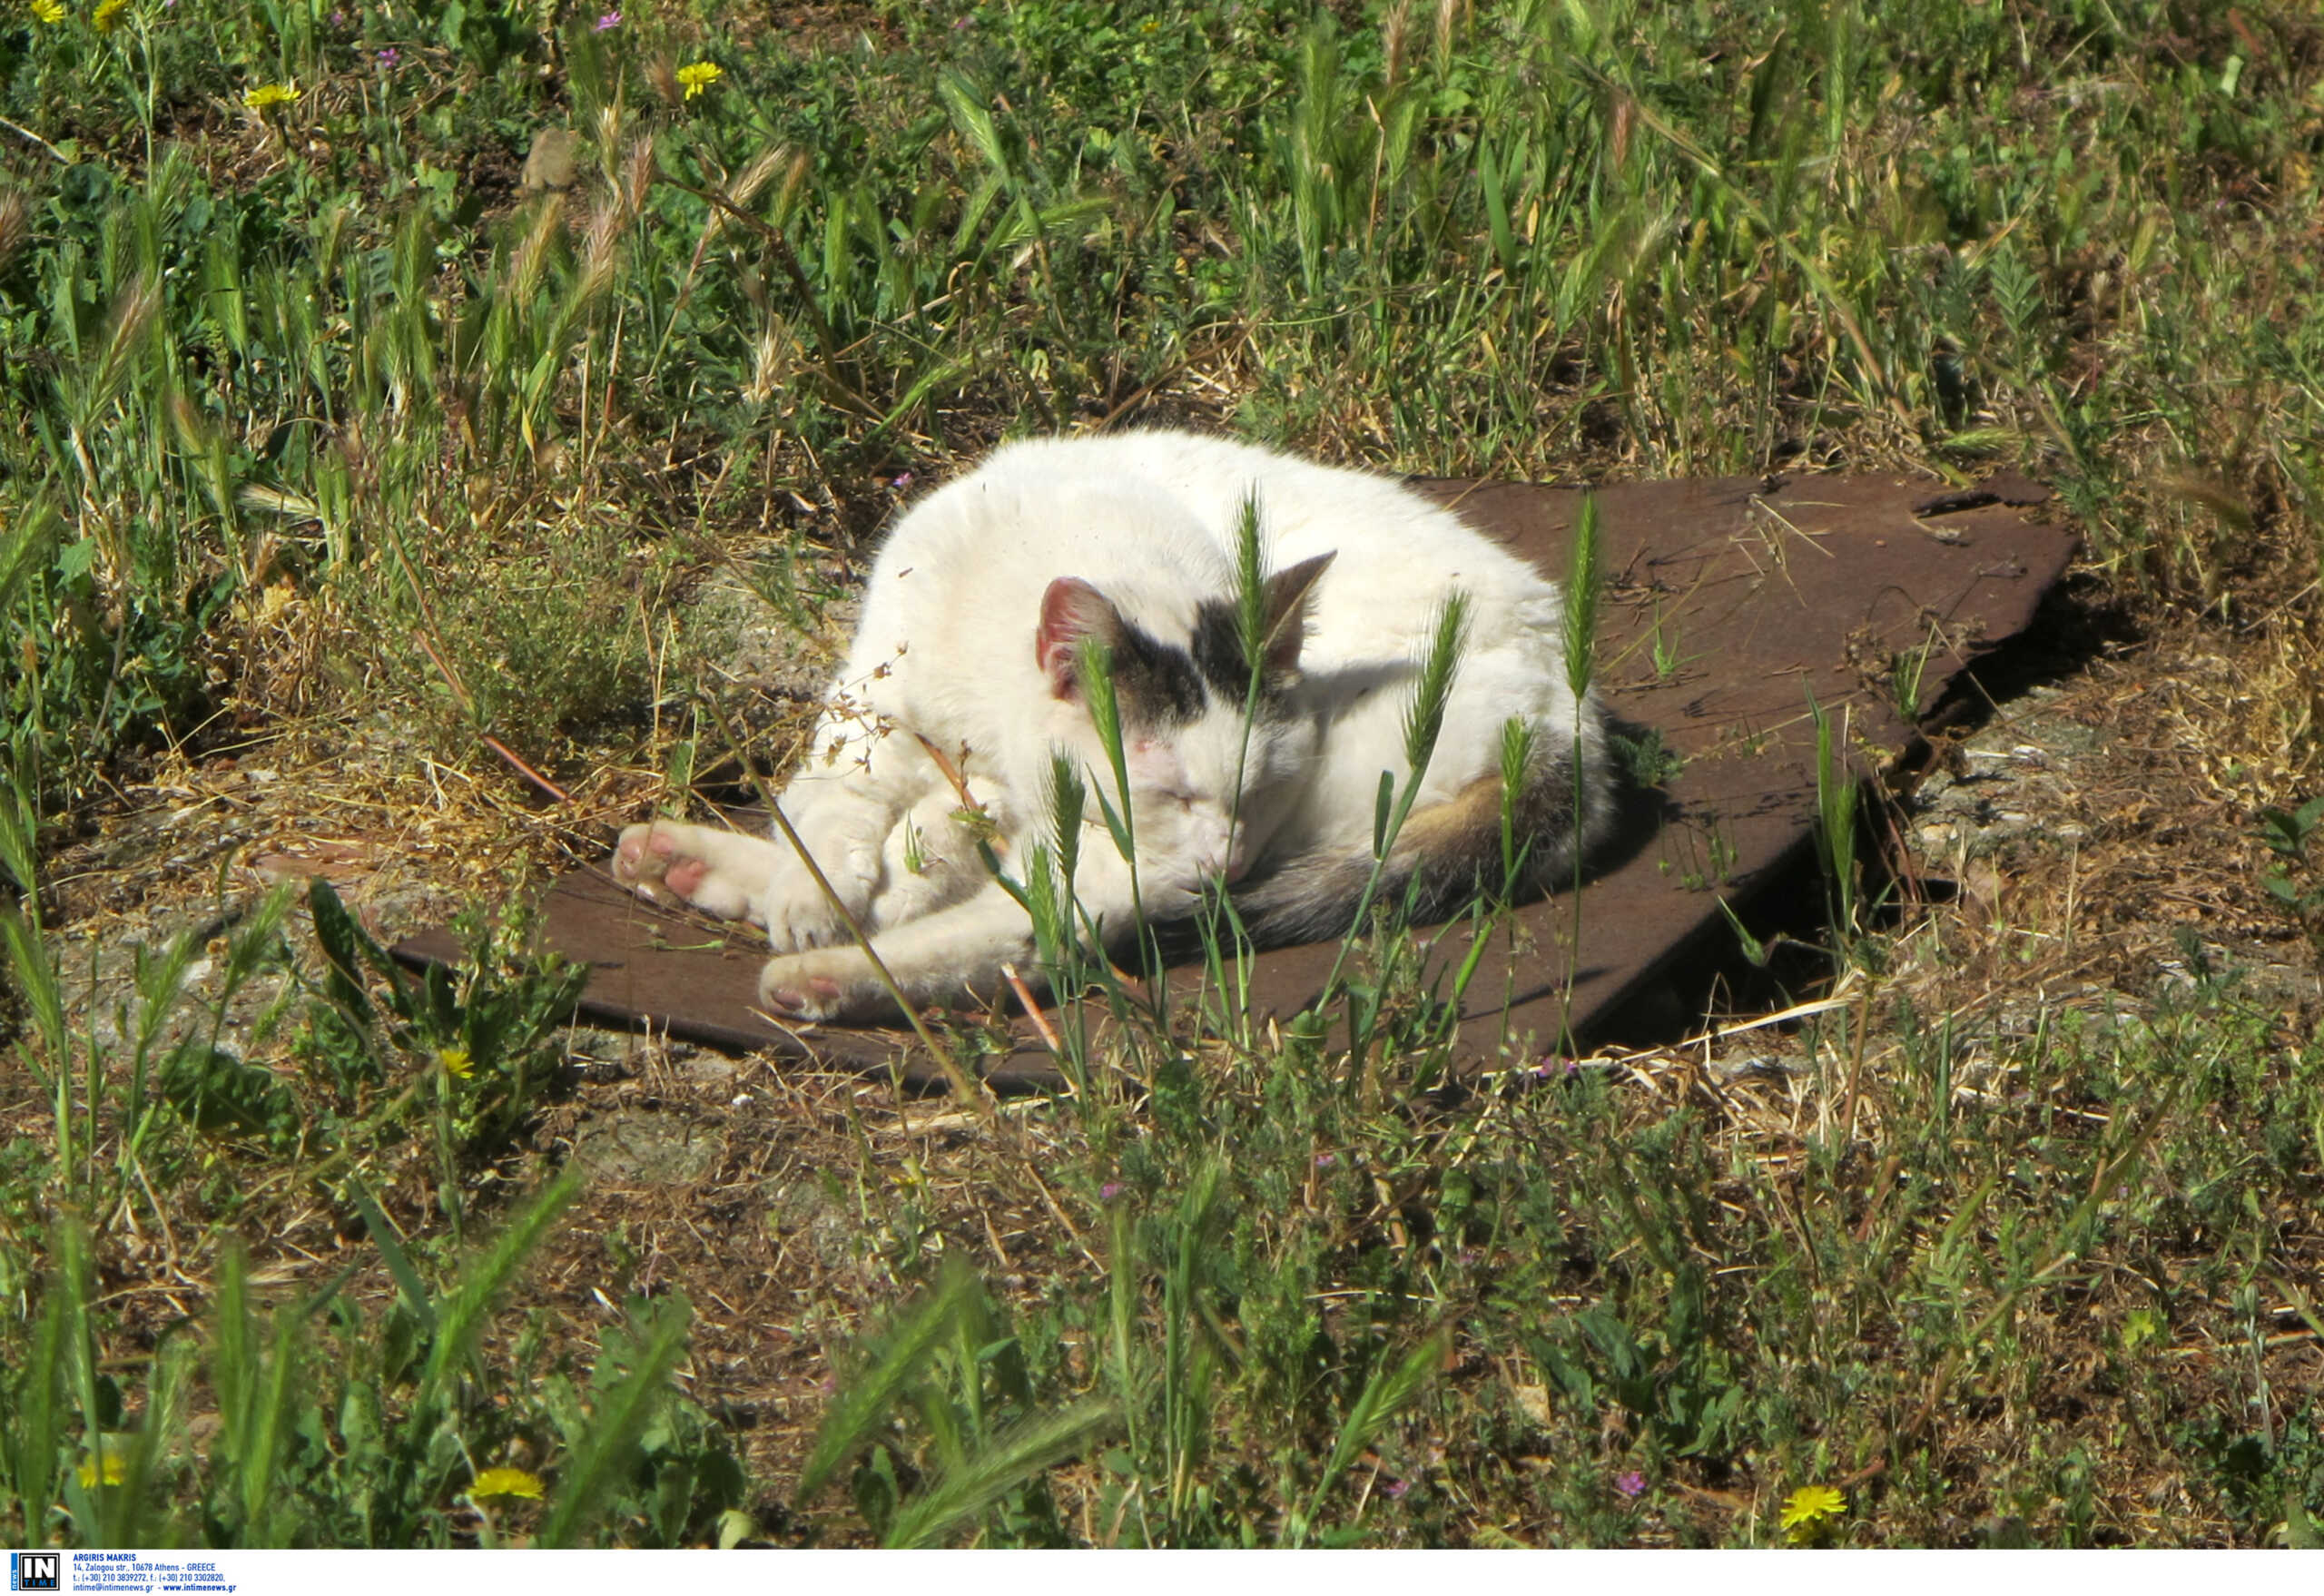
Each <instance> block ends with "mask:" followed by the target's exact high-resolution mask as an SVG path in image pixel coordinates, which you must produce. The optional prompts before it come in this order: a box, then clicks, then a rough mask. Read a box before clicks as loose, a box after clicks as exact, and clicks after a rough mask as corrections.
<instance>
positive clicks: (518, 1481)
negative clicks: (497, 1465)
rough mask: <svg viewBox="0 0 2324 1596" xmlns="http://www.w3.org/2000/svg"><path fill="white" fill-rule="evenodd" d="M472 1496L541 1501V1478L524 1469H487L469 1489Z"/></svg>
mask: <svg viewBox="0 0 2324 1596" xmlns="http://www.w3.org/2000/svg"><path fill="white" fill-rule="evenodd" d="M468 1494H469V1495H470V1496H523V1497H528V1498H530V1499H531V1500H532V1501H535V1502H538V1501H539V1500H540V1499H541V1477H540V1476H539V1475H538V1474H536V1473H530V1472H528V1471H527V1470H524V1469H487V1470H485V1471H484V1473H480V1474H478V1476H477V1477H476V1483H475V1484H473V1485H470V1486H469V1487H468Z"/></svg>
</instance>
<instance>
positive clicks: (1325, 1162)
mask: <svg viewBox="0 0 2324 1596" xmlns="http://www.w3.org/2000/svg"><path fill="white" fill-rule="evenodd" d="M1339 1161H1340V1156H1339V1155H1338V1154H1337V1153H1317V1154H1316V1155H1315V1167H1316V1168H1318V1169H1328V1168H1330V1167H1332V1166H1333V1165H1334V1164H1336V1163H1338V1162H1339Z"/></svg>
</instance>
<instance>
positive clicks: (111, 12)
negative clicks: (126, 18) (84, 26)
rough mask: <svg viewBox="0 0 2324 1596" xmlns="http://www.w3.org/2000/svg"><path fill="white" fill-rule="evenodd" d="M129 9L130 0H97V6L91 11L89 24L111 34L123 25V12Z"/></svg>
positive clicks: (100, 31) (99, 30) (102, 32)
mask: <svg viewBox="0 0 2324 1596" xmlns="http://www.w3.org/2000/svg"><path fill="white" fill-rule="evenodd" d="M128 9H129V0H97V8H96V9H95V10H94V11H92V12H91V13H89V25H90V26H91V27H93V28H94V29H96V30H97V32H99V33H101V34H109V33H111V32H113V29H115V28H117V27H119V26H120V25H121V14H122V13H123V12H124V11H126V10H128Z"/></svg>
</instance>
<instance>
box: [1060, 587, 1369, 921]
mask: <svg viewBox="0 0 2324 1596" xmlns="http://www.w3.org/2000/svg"><path fill="white" fill-rule="evenodd" d="M1330 561H1331V557H1330V556H1329V555H1324V556H1322V557H1318V558H1315V559H1312V560H1307V561H1305V562H1303V563H1302V564H1300V565H1298V566H1293V567H1292V568H1291V569H1289V570H1286V571H1283V572H1280V573H1278V574H1277V575H1276V576H1273V577H1270V578H1269V579H1268V581H1267V584H1266V593H1265V597H1266V606H1265V615H1266V621H1265V627H1264V635H1265V637H1266V640H1267V641H1266V646H1265V653H1264V655H1263V656H1262V658H1261V661H1260V665H1259V683H1258V687H1259V691H1258V695H1257V699H1256V704H1253V703H1252V702H1251V693H1250V689H1251V666H1250V665H1249V663H1248V662H1247V660H1246V655H1245V653H1244V649H1243V645H1242V640H1241V628H1240V626H1238V625H1237V622H1236V607H1235V606H1234V605H1233V604H1232V603H1231V602H1228V601H1226V600H1216V599H1214V600H1206V601H1205V602H1204V603H1202V604H1201V605H1199V606H1197V607H1196V618H1195V623H1194V626H1193V627H1192V628H1191V630H1190V632H1189V633H1188V635H1187V636H1186V637H1185V638H1184V639H1183V640H1179V639H1177V638H1165V637H1157V636H1156V635H1153V634H1152V633H1150V632H1148V631H1147V630H1146V629H1144V628H1142V627H1140V626H1137V625H1136V624H1134V623H1132V622H1130V621H1128V619H1126V618H1125V617H1124V616H1122V614H1121V612H1120V611H1119V610H1118V609H1117V608H1116V607H1115V606H1114V604H1113V603H1112V601H1111V600H1109V599H1108V598H1107V597H1106V596H1104V595H1103V594H1101V593H1099V592H1098V590H1097V589H1096V588H1094V587H1091V586H1088V584H1087V583H1084V582H1079V581H1076V580H1074V579H1072V578H1070V577H1068V578H1062V579H1060V580H1059V581H1057V582H1053V583H1051V584H1050V585H1049V592H1048V594H1047V595H1046V596H1044V598H1043V601H1042V606H1041V626H1040V632H1039V638H1038V640H1037V647H1038V649H1039V660H1040V664H1041V668H1042V671H1043V673H1044V674H1045V675H1047V676H1048V678H1049V686H1050V691H1051V693H1052V694H1053V695H1055V696H1056V697H1057V698H1058V699H1059V700H1061V701H1064V702H1066V703H1068V704H1086V695H1085V693H1084V691H1083V688H1082V684H1081V681H1080V659H1079V645H1080V644H1081V642H1082V640H1083V639H1085V638H1095V639H1097V640H1098V641H1100V642H1102V643H1104V644H1105V645H1106V646H1107V649H1108V654H1109V656H1110V660H1111V665H1112V675H1113V679H1114V687H1115V693H1116V696H1117V699H1118V703H1119V704H1120V705H1121V714H1122V744H1123V746H1122V753H1123V764H1124V766H1125V773H1126V774H1127V775H1128V778H1129V788H1130V806H1131V815H1132V818H1133V821H1134V823H1135V824H1136V827H1137V852H1138V858H1139V862H1140V865H1141V868H1143V869H1146V870H1147V872H1149V873H1150V874H1153V875H1155V876H1157V877H1159V878H1161V879H1162V880H1165V881H1167V882H1170V883H1172V884H1174V885H1178V886H1181V887H1184V888H1187V889H1188V890H1191V889H1192V888H1193V887H1194V886H1195V885H1196V883H1197V882H1201V881H1206V880H1211V879H1217V878H1223V879H1225V880H1226V881H1229V882H1232V881H1236V880H1239V879H1240V878H1241V877H1242V876H1243V875H1244V873H1245V872H1247V871H1248V870H1249V869H1250V867H1251V866H1252V864H1253V863H1254V862H1256V854H1257V852H1259V851H1261V850H1263V849H1264V848H1265V842H1266V839H1267V837H1268V836H1269V835H1270V834H1271V833H1272V832H1274V830H1275V826H1276V824H1277V823H1279V822H1280V821H1281V820H1282V818H1283V815H1284V813H1285V811H1286V810H1287V808H1288V806H1289V804H1290V803H1292V802H1293V801H1294V800H1295V798H1296V795H1297V782H1298V778H1299V776H1300V773H1302V771H1304V770H1305V768H1306V766H1307V764H1308V763H1309V761H1310V760H1311V759H1312V758H1313V756H1314V755H1315V751H1316V744H1317V741H1318V739H1319V737H1320V732H1319V730H1318V728H1317V727H1316V725H1315V723H1314V722H1313V721H1312V720H1310V719H1308V718H1306V717H1305V716H1301V715H1297V714H1293V713H1291V711H1290V706H1289V696H1290V690H1291V688H1292V686H1293V685H1295V683H1296V682H1297V680H1298V675H1299V646H1300V643H1301V639H1302V637H1303V635H1304V633H1305V622H1306V611H1307V606H1308V602H1309V600H1310V598H1311V597H1312V596H1313V595H1314V592H1315V584H1316V582H1317V581H1318V579H1319V578H1320V577H1321V576H1323V573H1324V567H1325V566H1328V565H1329V564H1330ZM1246 710H1247V711H1248V715H1247V718H1248V721H1249V725H1248V728H1247V732H1246V724H1245V723H1246ZM1084 724H1086V722H1085V723H1084ZM1092 730H1093V735H1092V738H1091V741H1092V743H1093V744H1094V741H1095V738H1094V728H1093V729H1092ZM1090 763H1091V765H1092V768H1093V770H1102V769H1103V768H1104V765H1105V761H1104V758H1103V755H1102V754H1099V756H1098V758H1096V759H1094V760H1092V761H1091V762H1090ZM1108 785H1110V783H1108Z"/></svg>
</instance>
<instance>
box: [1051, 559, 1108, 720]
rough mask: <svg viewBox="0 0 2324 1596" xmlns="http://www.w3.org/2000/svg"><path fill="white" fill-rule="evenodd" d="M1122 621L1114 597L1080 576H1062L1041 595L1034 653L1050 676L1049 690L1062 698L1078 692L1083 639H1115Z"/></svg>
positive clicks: (1070, 696) (1101, 640)
mask: <svg viewBox="0 0 2324 1596" xmlns="http://www.w3.org/2000/svg"><path fill="white" fill-rule="evenodd" d="M1120 625H1121V612H1120V611H1118V610H1117V609H1115V608H1114V603H1113V600H1111V599H1109V598H1108V597H1107V596H1105V595H1104V594H1102V593H1100V592H1098V590H1097V589H1096V588H1095V587H1092V586H1089V584H1088V583H1087V582H1084V581H1083V580H1082V579H1081V578H1080V577H1078V576H1059V578H1058V579H1057V580H1056V581H1054V582H1052V583H1050V584H1049V591H1048V592H1046V593H1044V594H1042V595H1041V625H1040V629H1039V632H1038V633H1037V634H1036V635H1035V636H1034V641H1033V651H1034V657H1035V658H1036V659H1037V660H1039V663H1040V667H1041V674H1042V675H1045V676H1047V677H1048V678H1049V691H1050V692H1051V693H1053V694H1055V695H1057V696H1058V697H1059V698H1073V697H1077V696H1078V695H1079V693H1080V678H1079V675H1078V669H1079V659H1078V655H1079V653H1080V648H1081V640H1082V639H1083V638H1084V637H1095V638H1096V639H1098V641H1099V642H1100V643H1106V642H1110V641H1112V639H1113V637H1114V635H1115V634H1116V633H1117V631H1118V629H1119V627H1120Z"/></svg>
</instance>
